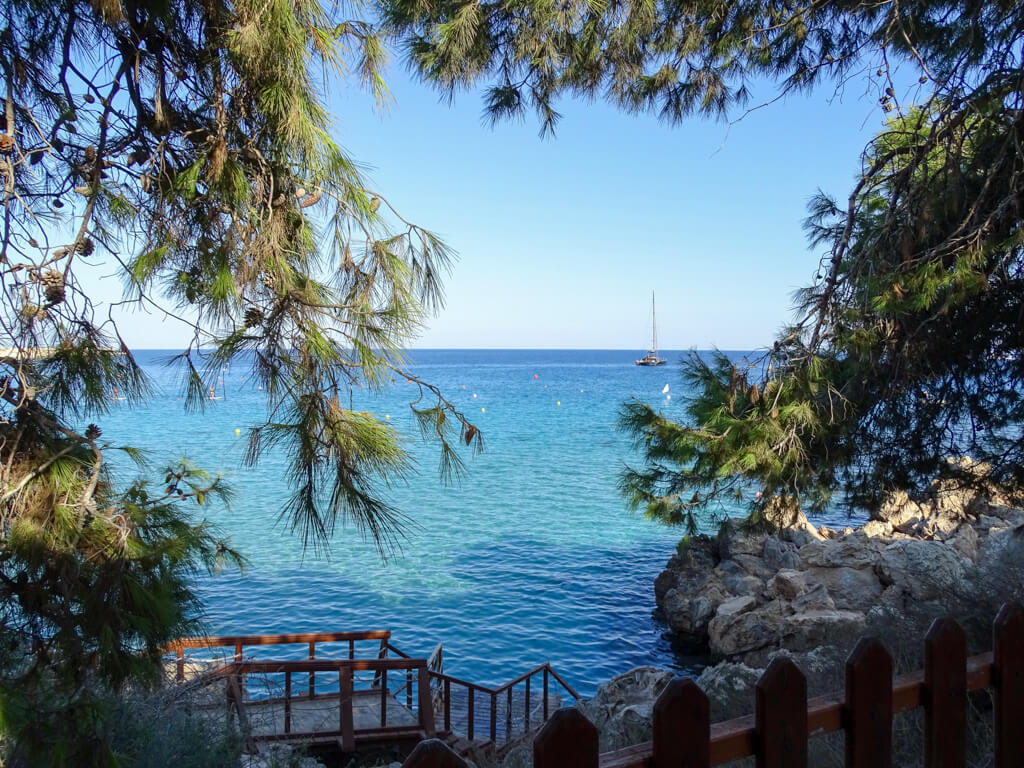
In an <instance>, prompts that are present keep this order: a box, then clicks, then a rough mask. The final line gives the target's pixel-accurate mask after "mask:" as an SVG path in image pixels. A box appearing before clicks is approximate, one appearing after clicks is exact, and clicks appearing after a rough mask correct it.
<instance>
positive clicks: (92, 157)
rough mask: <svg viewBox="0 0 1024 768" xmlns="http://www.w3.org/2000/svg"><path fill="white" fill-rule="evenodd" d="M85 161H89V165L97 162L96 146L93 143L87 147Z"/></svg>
mask: <svg viewBox="0 0 1024 768" xmlns="http://www.w3.org/2000/svg"><path fill="white" fill-rule="evenodd" d="M85 162H87V163H88V164H89V165H92V164H93V163H95V162H96V147H94V146H93V145H92V144H90V145H89V146H88V147H86V148H85Z"/></svg>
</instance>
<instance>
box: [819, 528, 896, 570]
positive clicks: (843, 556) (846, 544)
mask: <svg viewBox="0 0 1024 768" xmlns="http://www.w3.org/2000/svg"><path fill="white" fill-rule="evenodd" d="M884 547H885V542H881V541H878V540H877V539H872V538H870V537H868V536H867V535H866V534H864V533H863V532H862V531H858V532H856V533H849V534H846V535H845V536H842V537H840V538H836V539H831V540H829V541H815V542H812V543H810V544H808V545H807V546H806V547H804V548H803V549H801V550H800V559H801V560H803V562H804V564H805V565H808V566H824V567H836V566H846V567H849V568H864V567H869V566H874V565H875V563H877V562H878V559H879V557H880V555H881V552H882V549H883V548H884Z"/></svg>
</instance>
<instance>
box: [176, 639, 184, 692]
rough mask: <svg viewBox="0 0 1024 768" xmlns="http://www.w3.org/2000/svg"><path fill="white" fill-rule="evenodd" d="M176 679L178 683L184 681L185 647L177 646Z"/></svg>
mask: <svg viewBox="0 0 1024 768" xmlns="http://www.w3.org/2000/svg"><path fill="white" fill-rule="evenodd" d="M177 679H178V682H179V683H181V682H184V680H185V646H183V645H179V646H178V672H177Z"/></svg>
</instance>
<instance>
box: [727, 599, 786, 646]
mask: <svg viewBox="0 0 1024 768" xmlns="http://www.w3.org/2000/svg"><path fill="white" fill-rule="evenodd" d="M784 610H785V606H784V604H783V603H782V602H781V601H779V600H773V601H772V602H770V603H768V604H767V605H764V606H762V607H760V608H758V609H756V610H752V611H744V612H743V613H733V614H728V615H723V616H718V615H716V616H715V618H713V619H712V620H711V623H710V624H709V625H708V644H709V646H710V648H711V652H712V653H714V654H717V655H719V656H725V657H730V656H736V655H737V654H741V653H748V652H750V651H756V650H758V649H760V648H766V647H769V646H770V647H775V646H776V645H777V643H778V642H779V639H780V638H781V637H782V624H783V621H782V619H783V611H784Z"/></svg>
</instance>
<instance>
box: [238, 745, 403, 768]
mask: <svg viewBox="0 0 1024 768" xmlns="http://www.w3.org/2000/svg"><path fill="white" fill-rule="evenodd" d="M278 766H288V768H323V764H322V763H321V762H320V761H318V760H315V759H314V758H312V757H304V756H303V755H302V754H301V753H300V752H298V751H296V750H295V749H294V748H292V747H291V746H289V745H287V744H264V745H263V747H262V749H261V751H260V753H259V754H258V755H242V761H241V768H278ZM388 768H391V767H390V766H388Z"/></svg>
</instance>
